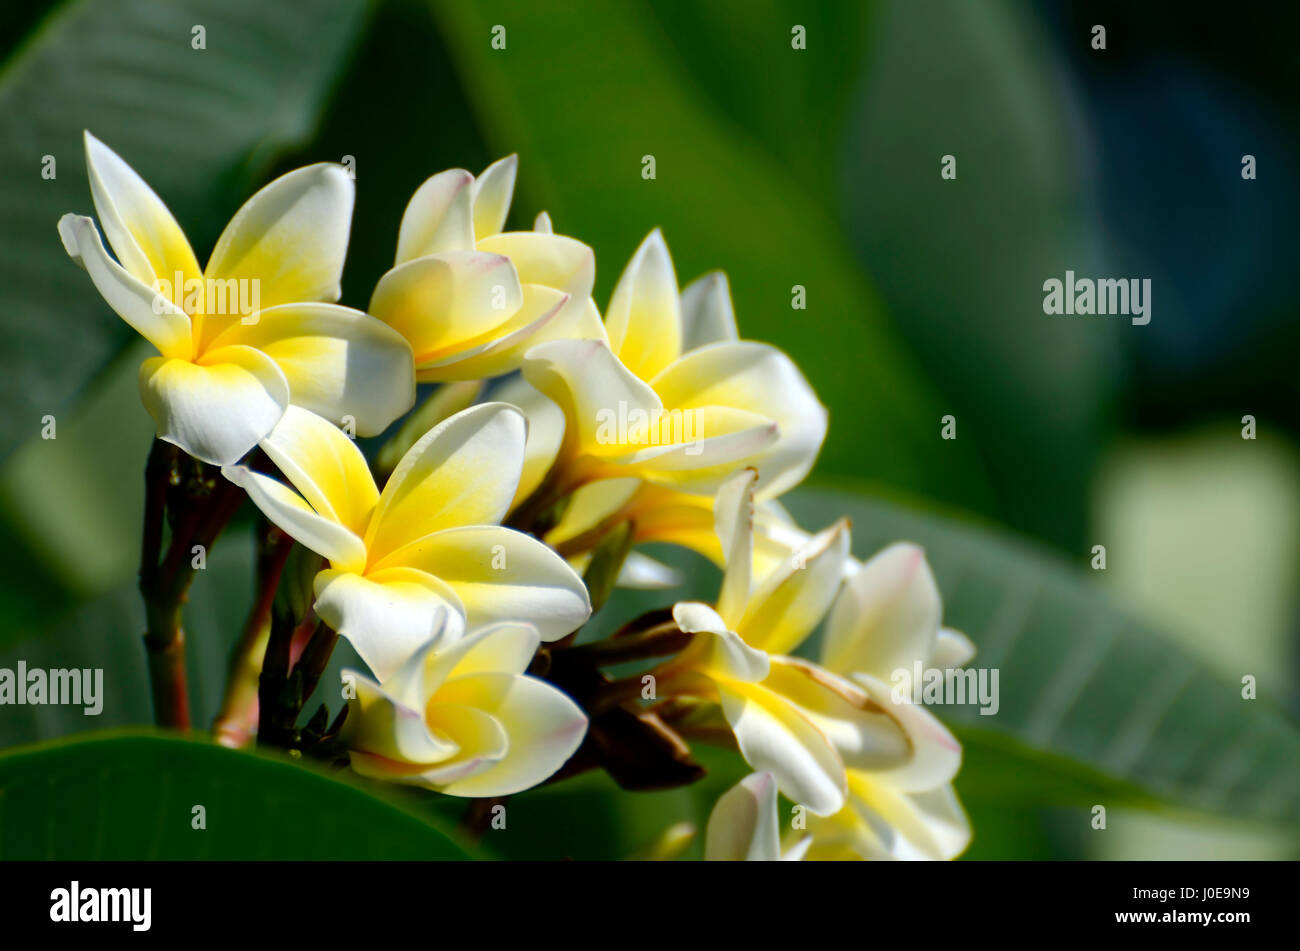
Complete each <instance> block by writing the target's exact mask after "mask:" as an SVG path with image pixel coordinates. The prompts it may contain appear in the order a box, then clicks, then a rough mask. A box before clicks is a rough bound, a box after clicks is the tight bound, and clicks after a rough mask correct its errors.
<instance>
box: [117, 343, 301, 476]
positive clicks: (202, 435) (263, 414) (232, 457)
mask: <svg viewBox="0 0 1300 951" xmlns="http://www.w3.org/2000/svg"><path fill="white" fill-rule="evenodd" d="M204 360H205V361H211V362H210V363H205V364H204V365H199V364H197V363H190V362H188V361H186V360H167V359H164V358H163V357H151V358H150V359H148V360H146V361H145V362H144V363H143V364H141V365H140V398H141V399H142V400H143V401H144V405H145V409H147V410H148V411H149V415H150V416H152V417H153V418H154V422H155V423H156V424H157V427H158V430H157V431H158V438H159V439H164V440H166V441H167V442H169V443H172V444H173V445H176V446H180V447H181V448H182V449H184V450H185V451H186V452H187V453H189V454H190V455H191V456H193V457H194V458H196V459H201V460H203V461H204V462H208V463H211V464H213V465H217V466H224V465H230V464H232V463H234V462H238V461H239V459H240V457H242V456H243V455H244V453H246V452H248V451H249V450H250V449H252V448H253V447H254V446H256V445H257V441H258V440H259V439H261V438H262V437H263V436H265V435H266V434H267V433H269V432H270V431H271V429H272V428H273V427H274V426H275V424H276V423H277V422H279V420H280V417H281V416H282V415H283V414H284V409H285V407H286V406H287V405H288V403H289V385H288V384H287V383H286V382H285V379H284V374H283V373H281V372H280V368H279V367H277V366H276V365H275V363H274V362H273V361H272V360H271V358H270V357H268V356H266V355H265V354H262V353H259V352H257V351H256V350H253V349H251V348H249V347H222V348H221V349H220V350H215V351H213V352H212V353H209V354H205V355H204Z"/></svg>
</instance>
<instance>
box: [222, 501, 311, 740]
mask: <svg viewBox="0 0 1300 951" xmlns="http://www.w3.org/2000/svg"><path fill="white" fill-rule="evenodd" d="M259 535H260V539H259V545H258V556H257V579H258V589H257V597H256V599H255V600H254V602H253V607H252V609H251V610H250V611H249V614H248V620H247V621H245V623H244V630H243V632H242V633H241V635H240V638H239V643H238V644H237V645H235V649H234V652H233V653H232V654H231V658H230V668H229V673H228V675H227V679H226V694H225V698H224V699H223V700H222V704H221V710H220V712H218V714H217V717H216V719H215V720H214V721H213V724H212V732H213V733H214V734H215V735H216V737H217V741H218V742H220V743H221V744H223V745H225V746H234V747H240V746H244V745H245V744H246V743H247V742H248V741H249V739H250V738H251V737H252V735H253V732H254V731H255V730H256V729H257V677H258V674H259V672H260V663H261V657H260V654H259V652H260V651H261V650H262V649H263V645H264V641H265V639H266V637H267V633H268V630H269V627H270V624H271V605H272V604H273V603H274V601H275V592H276V589H277V588H278V587H279V585H280V576H281V575H282V574H283V573H284V566H285V563H286V562H287V561H288V560H289V553H290V552H291V551H292V550H293V539H291V538H290V537H289V536H288V535H286V534H285V533H284V532H282V531H280V529H278V528H276V527H275V526H274V525H272V524H271V523H270V522H267V521H266V520H265V519H262V520H261V522H260V530H259Z"/></svg>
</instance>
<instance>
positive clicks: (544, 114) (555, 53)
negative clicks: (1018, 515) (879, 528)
mask: <svg viewBox="0 0 1300 951" xmlns="http://www.w3.org/2000/svg"><path fill="white" fill-rule="evenodd" d="M432 9H433V10H434V11H435V14H436V19H437V22H438V23H439V24H440V26H441V27H442V30H443V33H444V36H445V37H446V39H447V45H448V48H449V50H450V53H451V55H452V57H453V59H454V61H455V62H456V64H457V66H458V68H459V69H460V72H461V75H462V76H463V77H464V82H465V87H466V92H467V94H468V95H469V97H470V100H471V103H472V104H473V105H474V106H475V111H476V115H477V116H478V117H479V120H480V122H481V124H482V125H483V127H484V130H485V132H486V134H487V136H488V138H489V140H490V141H492V142H493V143H494V144H495V145H496V147H497V149H498V151H500V152H514V151H517V152H518V153H519V155H520V166H519V168H520V182H521V195H520V200H519V202H518V203H519V204H521V205H523V204H524V203H525V202H527V201H532V202H533V203H534V204H533V205H532V206H531V207H528V209H527V211H528V213H529V214H531V213H532V212H535V211H538V210H541V207H546V208H547V209H548V210H549V211H550V212H551V214H552V217H553V219H554V222H555V227H556V229H557V230H558V231H560V232H562V233H565V234H572V235H575V236H577V237H579V238H580V239H581V240H583V241H586V242H588V243H589V244H591V245H592V246H593V247H594V248H595V249H596V254H597V260H598V262H600V263H599V266H598V271H597V277H598V282H599V286H600V287H602V288H604V290H603V291H602V292H598V303H600V304H602V305H603V304H604V303H605V299H606V298H605V295H607V294H608V291H609V289H610V288H612V286H613V282H614V279H615V278H616V277H617V275H618V273H619V272H620V271H621V270H622V268H623V266H624V264H625V263H626V262H627V260H628V258H629V257H630V256H631V254H632V252H633V250H634V248H635V247H636V245H637V244H638V243H639V242H640V241H641V239H642V238H643V237H644V236H645V235H646V233H647V232H649V231H650V229H651V228H653V227H655V226H656V225H658V226H662V227H663V230H664V234H665V237H666V239H667V242H668V245H669V247H670V248H671V249H672V252H673V257H674V261H675V263H676V266H677V269H678V277H679V280H680V281H681V282H682V283H685V282H687V281H689V280H691V279H693V278H694V277H696V276H698V275H699V274H701V273H703V272H705V271H706V270H710V269H715V268H722V269H723V270H725V271H726V272H727V273H728V275H729V277H730V279H731V288H732V293H733V295H734V297H735V302H736V311H737V316H738V319H739V323H740V327H741V332H742V333H743V334H744V336H746V337H749V338H753V339H757V340H766V341H770V342H772V343H774V344H776V345H778V346H780V347H782V348H783V349H784V350H786V351H787V352H788V353H789V354H790V355H791V356H792V357H793V358H794V359H795V360H796V362H797V363H798V364H799V366H800V367H801V368H802V369H803V370H804V372H805V373H806V374H807V376H808V378H809V379H810V380H811V381H812V384H813V386H814V387H815V389H816V390H817V393H818V395H819V396H820V397H821V399H822V401H823V402H824V403H826V405H827V406H829V407H830V409H831V411H832V412H831V418H832V426H831V431H830V436H829V438H828V440H827V443H826V447H825V450H824V452H823V453H822V457H821V462H820V465H821V467H822V470H823V471H833V472H841V473H852V474H854V475H859V476H868V477H872V478H878V479H882V480H886V481H889V482H891V483H893V484H896V485H906V486H909V487H912V488H913V489H916V490H918V491H924V492H931V493H934V494H936V495H937V496H938V497H940V498H946V499H957V500H961V501H962V502H964V503H967V504H971V505H976V504H979V503H980V502H981V501H982V500H984V499H986V498H987V486H986V485H985V484H984V481H983V473H982V470H981V469H980V468H979V466H978V465H977V464H975V462H974V460H973V455H972V453H971V452H969V451H968V450H967V448H966V446H967V443H962V442H957V443H952V442H942V441H940V439H939V437H938V433H939V425H940V424H939V418H940V416H941V414H942V412H943V410H941V408H940V407H941V405H942V404H941V402H940V401H939V400H938V398H937V397H936V395H935V393H934V392H933V391H931V390H930V389H929V387H928V385H927V384H926V383H925V382H924V381H923V380H922V379H920V378H919V377H918V376H917V373H916V371H915V367H914V365H913V363H912V361H911V360H910V359H909V358H908V356H907V354H906V353H905V352H904V350H903V348H902V347H901V346H900V345H899V342H898V340H897V338H896V337H895V335H894V332H893V331H892V329H891V328H890V326H889V324H888V321H887V320H886V317H885V315H884V314H883V312H882V310H881V308H880V304H879V301H878V299H877V297H876V295H875V292H874V291H873V290H872V288H871V286H870V284H869V283H868V282H867V281H866V280H865V278H864V277H863V275H862V273H861V271H860V270H859V269H858V267H857V266H856V264H855V263H854V261H853V260H852V256H851V255H850V253H849V251H848V249H847V248H846V246H845V244H844V241H843V239H842V237H841V235H840V233H839V226H838V224H837V223H836V222H835V221H834V220H833V219H831V218H830V217H829V216H828V215H827V213H826V212H825V211H824V210H823V208H822V206H821V204H820V203H819V202H817V201H815V200H812V199H811V198H810V194H811V192H810V190H809V188H808V185H807V183H805V182H804V181H801V180H800V179H799V178H798V177H797V176H796V175H794V174H792V173H790V172H789V171H788V170H787V169H785V168H783V167H782V166H781V164H779V163H778V162H776V161H774V160H773V159H771V158H770V157H769V156H767V155H765V153H764V151H763V150H762V148H760V147H759V146H757V145H756V143H755V142H753V141H752V140H751V139H749V138H748V136H747V135H746V134H745V133H744V131H743V130H742V129H740V128H739V127H737V126H736V125H734V124H733V123H731V122H729V121H728V120H727V118H726V117H725V116H724V115H722V114H720V112H719V110H718V108H717V106H716V104H715V103H714V102H712V101H710V100H709V99H708V98H707V97H705V96H702V95H701V93H700V90H699V89H698V87H696V86H695V85H693V84H692V83H691V82H690V78H689V76H688V75H687V74H686V73H685V71H684V70H683V69H682V67H681V66H680V64H679V63H678V62H677V61H676V58H675V55H674V51H673V49H672V46H671V43H670V42H669V41H668V40H667V38H666V37H665V36H664V34H663V32H662V30H661V29H659V27H658V25H657V24H656V22H655V21H654V19H653V17H652V16H651V15H650V14H649V12H648V9H649V5H648V4H645V3H637V2H633V3H620V4H592V5H584V6H582V7H580V8H577V7H575V8H548V7H528V6H520V5H519V4H515V3H506V2H488V3H480V4H464V3H454V2H443V0H434V2H433V3H432ZM497 24H500V25H503V26H505V28H506V43H507V48H506V49H505V50H494V49H493V48H492V44H491V40H492V28H493V26H494V25H497ZM772 43H773V48H774V49H775V50H780V51H781V52H782V55H788V56H790V57H800V56H802V57H805V59H804V60H801V61H800V62H803V63H804V64H805V67H806V68H809V69H811V68H815V62H816V60H815V57H814V54H811V53H807V52H803V51H797V50H793V49H791V48H790V42H789V27H788V26H786V27H785V28H784V29H783V31H782V34H781V35H779V36H776V37H773V38H772ZM823 62H824V60H823ZM787 131H788V132H789V134H792V135H795V134H798V132H797V130H794V129H790V130H787ZM647 155H653V156H654V158H655V162H656V175H657V177H656V178H655V179H654V180H644V179H643V178H642V167H643V166H642V160H643V157H644V156H647ZM538 202H544V203H545V204H544V206H542V205H538V204H537V203H538ZM521 210H522V209H521ZM795 285H801V286H803V287H805V288H806V290H807V310H793V309H792V308H791V289H792V287H794V286H795ZM837 421H842V422H837Z"/></svg>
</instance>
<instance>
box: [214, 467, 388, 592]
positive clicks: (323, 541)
mask: <svg viewBox="0 0 1300 951" xmlns="http://www.w3.org/2000/svg"><path fill="white" fill-rule="evenodd" d="M221 474H222V475H224V476H225V477H226V478H227V479H229V480H230V481H231V482H233V483H235V485H237V486H239V487H240V488H241V489H243V490H244V491H245V492H247V493H248V497H249V499H250V500H251V501H252V503H253V504H254V505H256V506H257V507H258V508H259V509H261V510H262V514H263V515H265V516H266V517H267V518H268V519H270V520H271V521H272V522H273V523H275V525H276V526H277V527H278V528H279V529H280V530H281V531H283V532H284V533H285V534H287V535H288V536H289V537H290V538H292V539H294V540H295V541H297V542H300V543H301V544H302V545H303V546H304V547H306V548H309V549H311V550H312V551H314V552H316V553H317V554H318V555H322V556H324V557H325V558H328V559H329V561H330V563H331V564H333V565H335V566H338V567H342V568H348V569H351V570H360V569H361V568H362V567H364V566H365V563H366V550H365V547H364V546H363V545H362V544H361V539H360V538H358V537H357V536H356V535H355V534H353V533H352V532H350V531H348V529H346V528H345V527H344V526H342V525H340V524H339V523H338V522H336V521H335V520H334V519H333V518H330V517H328V516H325V515H320V514H318V513H317V512H316V511H314V510H313V509H312V507H311V506H310V505H308V504H307V503H306V502H304V501H303V500H302V499H301V498H299V497H298V496H297V495H296V494H295V493H294V492H293V491H291V490H290V489H289V488H288V487H287V486H285V485H282V484H281V483H279V482H277V481H276V480H275V479H272V478H271V477H270V476H266V475H263V474H262V473H260V472H254V471H252V470H251V469H248V468H246V467H244V466H224V467H223V468H222V470H221Z"/></svg>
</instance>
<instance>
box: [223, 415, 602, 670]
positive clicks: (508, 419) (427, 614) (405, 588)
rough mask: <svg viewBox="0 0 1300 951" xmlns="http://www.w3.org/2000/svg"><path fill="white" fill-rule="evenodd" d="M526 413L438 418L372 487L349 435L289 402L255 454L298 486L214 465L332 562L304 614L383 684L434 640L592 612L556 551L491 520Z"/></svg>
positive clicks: (549, 626) (499, 511)
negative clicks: (440, 621) (436, 630)
mask: <svg viewBox="0 0 1300 951" xmlns="http://www.w3.org/2000/svg"><path fill="white" fill-rule="evenodd" d="M524 426H525V423H524V418H523V415H522V414H521V413H520V412H519V411H518V410H517V409H515V408H514V407H513V406H508V405H506V404H504V403H484V404H482V405H480V406H474V407H471V408H470V409H467V410H463V411H462V412H459V413H456V414H455V415H454V416H451V417H449V418H448V419H446V420H444V421H443V422H441V423H439V424H438V425H437V426H435V427H434V428H433V429H431V430H430V431H429V432H428V433H427V434H425V435H424V436H423V437H421V438H420V439H419V440H417V441H416V442H415V444H414V445H412V446H411V448H410V449H409V450H408V451H407V452H406V454H405V455H404V456H403V457H402V459H401V461H400V462H399V463H398V464H397V468H396V469H394V470H393V474H392V475H391V476H390V477H389V479H388V482H387V484H386V485H385V486H384V489H383V492H382V493H381V492H380V491H379V489H378V487H377V486H376V485H375V481H374V478H373V477H372V476H371V474H370V469H369V467H368V466H367V465H366V460H365V457H364V456H363V455H362V454H361V450H360V449H358V448H357V447H356V444H355V443H353V442H352V440H351V439H349V438H348V437H347V436H346V435H344V434H343V433H342V432H340V431H339V430H338V429H336V428H335V427H334V426H332V425H331V424H330V423H329V422H327V421H326V420H324V419H321V418H320V417H319V416H316V415H315V414H313V413H310V412H307V411H306V410H300V409H297V408H295V407H290V408H289V409H288V410H287V411H286V412H285V414H284V418H283V419H282V420H281V421H280V423H279V425H277V426H276V427H275V429H274V430H273V431H272V432H271V434H270V435H269V436H268V437H267V438H265V439H263V440H262V441H261V446H262V449H263V450H264V451H265V452H266V454H267V455H268V456H269V457H270V458H271V460H272V461H273V462H274V463H275V464H276V466H277V467H278V468H279V469H280V471H281V472H282V473H283V474H284V477H285V478H286V479H288V480H289V482H290V484H292V485H293V487H294V488H295V489H297V490H298V493H301V495H299V494H298V493H295V492H293V491H292V490H290V489H289V488H288V487H287V486H285V485H284V484H283V483H281V482H279V481H277V480H275V479H272V478H270V477H269V476H266V475H262V474H261V473H257V472H253V471H252V470H250V469H248V468H246V467H243V466H237V467H229V466H228V467H226V468H224V469H222V472H223V473H224V474H225V476H226V477H227V478H228V479H230V480H231V481H232V482H235V483H237V484H238V485H240V486H242V487H243V488H244V490H245V491H247V492H248V496H249V498H250V499H252V500H253V503H254V504H255V505H257V507H258V508H260V509H261V510H262V512H263V513H265V515H266V517H267V518H269V519H270V520H271V521H272V522H274V523H275V524H276V525H277V526H279V527H280V528H281V529H282V530H284V532H286V533H287V534H288V535H290V536H291V537H293V538H295V539H297V540H298V541H299V542H301V543H302V544H303V545H304V546H306V547H307V548H310V549H311V550H312V551H314V552H316V553H317V554H320V555H322V556H323V557H325V558H326V559H328V560H329V567H328V568H327V569H326V570H324V571H322V572H320V573H319V574H318V575H317V576H316V579H315V582H314V590H315V595H316V604H315V610H316V613H317V615H319V617H320V618H321V620H323V621H324V622H325V623H326V624H328V625H330V626H331V627H332V628H334V629H335V630H336V631H338V632H339V633H340V634H342V635H343V636H344V637H346V638H347V639H348V640H349V641H350V642H351V643H352V646H353V647H355V648H356V650H357V653H358V654H360V655H361V659H362V660H364V661H365V662H366V664H367V665H369V667H370V669H371V670H373V671H374V672H375V673H376V674H377V675H378V676H379V677H380V678H381V679H383V678H385V677H387V676H389V675H390V674H391V673H393V671H395V670H396V669H397V667H398V666H399V665H400V664H401V663H402V661H403V660H405V659H406V658H407V657H409V656H410V655H411V653H412V652H413V651H414V650H415V649H416V648H418V647H420V646H421V645H423V644H424V643H425V642H426V641H428V639H429V637H430V636H431V634H432V626H431V625H432V623H433V619H434V617H435V614H436V613H437V612H438V610H439V609H442V610H444V611H446V612H448V619H447V621H446V622H445V623H446V625H447V627H448V628H449V629H459V630H464V628H465V626H466V625H468V626H470V627H482V626H486V625H490V624H492V623H494V622H497V621H503V620H511V619H516V618H527V619H528V620H529V621H531V622H532V623H533V624H534V625H535V626H536V627H537V629H538V631H539V633H540V636H541V638H542V639H543V640H547V641H550V640H554V639H556V638H559V637H563V636H564V635H565V634H568V633H569V632H570V631H572V630H574V629H575V628H576V627H577V626H578V625H580V624H582V623H583V622H584V621H585V620H586V619H587V617H588V616H589V615H590V614H591V602H590V600H589V598H588V596H587V589H586V588H585V587H584V586H583V584H582V579H580V578H579V577H578V576H577V575H576V574H575V573H574V572H573V569H572V568H570V567H569V566H568V564H566V563H565V561H564V559H563V558H561V557H560V556H559V555H557V554H555V552H553V551H552V550H551V549H549V548H547V547H546V546H545V545H544V544H542V543H541V542H539V541H537V540H536V539H535V538H533V537H532V536H530V535H525V534H523V533H522V532H516V531H513V530H511V529H507V528H502V527H501V526H500V525H499V524H498V523H499V522H500V520H501V517H502V516H503V515H505V513H506V507H507V506H508V505H509V504H510V499H511V497H512V496H513V495H514V491H515V483H516V482H517V481H518V479H519V468H520V465H521V463H522V459H523V447H524Z"/></svg>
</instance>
